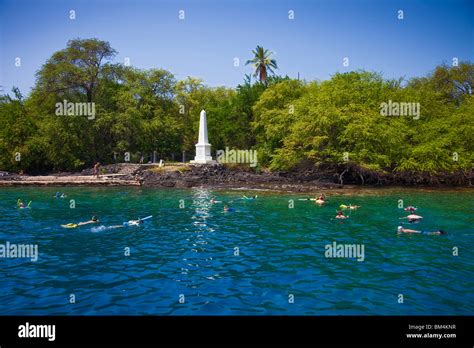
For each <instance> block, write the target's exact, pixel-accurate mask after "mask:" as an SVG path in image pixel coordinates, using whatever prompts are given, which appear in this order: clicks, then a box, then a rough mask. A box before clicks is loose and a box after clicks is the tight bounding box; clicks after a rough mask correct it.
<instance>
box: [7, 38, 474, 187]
mask: <svg viewBox="0 0 474 348" xmlns="http://www.w3.org/2000/svg"><path fill="white" fill-rule="evenodd" d="M263 53H265V52H264V51H263ZM115 54H116V52H115V51H114V50H113V49H112V48H111V47H110V45H109V44H108V43H107V42H104V41H99V40H96V39H91V40H79V39H76V40H71V41H70V42H69V43H68V45H67V48H66V49H64V50H61V51H59V52H56V53H54V54H53V56H52V57H51V58H50V59H49V60H48V61H47V62H46V63H45V64H44V65H43V67H42V68H41V69H40V70H39V71H38V73H37V82H36V85H35V86H34V88H33V90H32V92H31V93H30V95H29V96H28V97H26V98H25V97H24V96H22V95H21V93H20V91H19V90H18V89H16V88H14V89H13V91H12V93H11V95H3V96H0V122H1V124H2V127H1V129H0V169H2V170H10V171H19V170H24V171H27V172H32V173H34V172H45V171H51V170H53V171H59V170H78V169H81V168H83V167H85V166H90V165H91V164H92V163H93V162H94V161H101V162H103V163H111V162H114V161H123V156H124V154H125V153H126V152H128V153H130V154H131V156H132V158H131V160H132V161H138V160H139V158H140V157H141V156H142V155H143V156H144V157H145V161H148V160H149V159H150V155H151V154H152V153H153V152H154V151H155V152H156V153H157V156H158V158H166V159H171V157H172V156H173V155H176V156H177V157H176V158H175V159H176V160H180V159H181V153H182V152H183V151H186V152H187V153H188V154H189V155H191V154H193V153H194V145H195V142H196V138H197V132H198V125H199V113H200V111H201V109H205V110H206V111H207V113H208V128H209V134H210V139H209V140H210V142H211V144H212V145H213V149H214V150H217V149H223V148H225V147H226V146H228V147H231V148H239V149H251V148H252V149H257V150H258V154H259V165H260V166H261V167H267V168H270V169H272V170H291V169H294V168H297V167H298V166H299V165H301V164H302V163H305V164H308V163H309V164H310V165H311V166H320V165H333V166H338V168H340V167H341V166H342V168H344V167H348V166H352V167H353V168H357V170H358V171H359V172H358V173H359V175H360V176H361V178H362V181H363V178H364V175H365V173H367V172H371V173H380V174H384V173H392V174H393V173H396V174H400V175H402V174H403V175H428V176H436V175H439V174H440V173H456V172H460V171H461V172H466V171H469V170H471V168H472V163H473V138H472V137H473V134H474V96H473V85H474V65H473V64H471V63H468V62H462V63H460V64H459V66H455V67H449V66H445V65H442V66H438V67H436V68H435V69H434V71H433V73H431V74H430V75H428V76H425V77H420V78H413V79H411V80H409V81H403V80H402V79H400V80H386V79H383V77H382V76H381V75H380V74H376V73H371V72H366V71H356V72H348V73H338V74H335V75H334V76H332V78H331V79H330V80H327V81H322V82H316V81H315V82H305V81H299V80H295V79H290V78H288V77H278V76H267V75H265V79H264V80H261V81H260V80H257V81H255V82H252V80H251V77H250V76H245V78H244V80H243V82H242V83H241V84H240V85H238V86H237V87H236V88H235V89H231V88H225V87H217V88H211V87H208V86H206V85H205V84H204V83H203V81H202V80H200V79H197V78H192V77H188V78H186V79H184V80H180V81H178V80H176V78H175V77H174V76H173V74H172V73H171V72H169V71H166V70H162V69H149V70H139V69H135V68H133V67H129V66H124V65H121V64H114V63H113V62H112V60H113V58H114V55H115ZM264 56H265V55H264ZM267 56H268V52H267ZM267 58H268V57H267ZM275 66H276V63H275ZM259 76H260V77H261V74H260V75H259ZM64 101H67V102H72V103H94V107H95V112H94V115H93V116H90V115H89V116H90V117H87V115H86V116H84V115H77V114H76V113H75V114H74V115H71V114H68V113H66V114H64V112H63V113H62V114H61V113H59V114H58V103H63V102H64ZM401 104H403V106H400V105H401ZM384 105H385V106H384ZM387 105H388V106H387ZM394 105H396V106H395V107H397V109H391V110H390V112H389V114H388V115H387V113H386V112H385V113H384V112H383V108H384V107H388V108H393V107H394ZM407 105H408V106H409V108H408V106H407ZM404 107H405V109H404V111H407V110H408V113H406V114H405V113H403V112H400V110H401V109H403V108H404ZM418 107H419V109H418ZM407 108H408V109H407ZM417 111H418V112H417ZM400 114H401V115H400ZM18 155H19V156H18Z"/></svg>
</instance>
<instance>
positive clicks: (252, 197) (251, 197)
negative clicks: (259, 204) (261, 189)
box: [242, 195, 258, 200]
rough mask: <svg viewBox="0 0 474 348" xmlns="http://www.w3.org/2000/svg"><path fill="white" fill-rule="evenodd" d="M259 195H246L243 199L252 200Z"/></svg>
mask: <svg viewBox="0 0 474 348" xmlns="http://www.w3.org/2000/svg"><path fill="white" fill-rule="evenodd" d="M257 197H258V196H257V195H255V196H250V197H247V196H245V195H243V196H242V198H243V199H250V200H251V199H257Z"/></svg>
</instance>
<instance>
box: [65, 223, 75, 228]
mask: <svg viewBox="0 0 474 348" xmlns="http://www.w3.org/2000/svg"><path fill="white" fill-rule="evenodd" d="M77 226H78V224H73V223H69V224H66V225H61V227H63V228H76V227H77Z"/></svg>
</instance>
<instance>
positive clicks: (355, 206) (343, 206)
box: [339, 204, 360, 210]
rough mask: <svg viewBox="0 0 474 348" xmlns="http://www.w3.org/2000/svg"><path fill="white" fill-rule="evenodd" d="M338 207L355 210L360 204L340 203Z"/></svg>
mask: <svg viewBox="0 0 474 348" xmlns="http://www.w3.org/2000/svg"><path fill="white" fill-rule="evenodd" d="M339 208H341V209H350V210H356V209H357V208H360V205H352V204H349V205H345V204H341V205H340V206H339Z"/></svg>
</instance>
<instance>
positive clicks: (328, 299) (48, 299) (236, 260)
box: [0, 187, 474, 315]
mask: <svg viewBox="0 0 474 348" xmlns="http://www.w3.org/2000/svg"><path fill="white" fill-rule="evenodd" d="M57 190H58V189H56V188H2V189H0V244H4V245H5V244H6V243H7V242H9V243H10V244H36V245H37V246H38V251H39V255H38V260H37V261H36V262H34V261H31V259H28V258H6V257H3V258H2V257H0V314H2V315H143V314H149V315H430V314H432V315H474V291H473V289H474V252H473V248H474V230H473V226H474V218H473V210H474V209H473V208H474V194H473V191H472V190H471V191H468V190H464V191H454V192H453V191H451V192H450V191H439V190H419V189H411V190H403V189H391V190H387V189H380V190H374V191H360V192H353V193H347V194H335V193H334V194H331V193H329V194H328V196H329V201H328V203H327V204H326V205H324V206H322V207H320V206H318V205H316V204H314V203H313V202H311V201H303V200H299V199H300V198H304V197H306V196H305V195H301V194H279V193H268V192H255V191H253V192H249V191H237V190H234V191H221V190H206V189H189V190H178V189H149V188H142V189H141V188H80V187H76V188H71V187H67V188H61V189H60V190H61V191H62V192H65V193H66V194H67V198H64V199H57V198H54V197H53V195H54V193H55V192H56V191H57ZM256 193H257V194H258V195H259V197H258V199H256V200H254V201H247V200H242V199H240V198H241V196H242V195H243V194H247V195H251V194H256ZM213 197H214V198H216V199H218V200H220V201H223V202H226V203H228V204H229V205H230V206H231V207H232V208H233V209H234V210H233V211H232V212H224V211H223V203H217V204H211V203H210V202H209V201H210V199H211V198H213ZM17 198H21V199H22V200H23V201H26V202H28V201H30V200H31V201H32V203H31V209H17V208H16V200H17ZM399 199H402V200H403V203H404V204H405V206H407V205H415V206H417V207H419V209H418V211H417V213H419V214H420V215H422V216H423V217H424V219H423V221H422V222H420V223H418V224H410V225H409V224H408V223H405V225H406V226H407V227H410V228H414V229H420V230H436V229H443V230H445V231H447V232H448V233H447V234H446V235H434V236H433V235H406V234H403V235H398V234H397V233H396V228H397V226H398V225H399V224H400V222H401V221H403V220H401V219H400V218H401V217H403V216H406V215H407V214H406V212H404V211H403V209H399V208H398V200H399ZM71 200H74V203H75V208H71ZM290 200H293V203H294V206H293V207H292V208H291V206H292V204H291V202H290ZM341 203H345V204H348V203H352V204H358V205H360V206H361V207H360V208H359V209H358V210H356V211H352V212H351V213H350V218H349V219H347V220H344V221H338V220H336V219H334V216H335V214H336V210H337V207H338V206H339V205H340V204H341ZM92 215H95V216H97V217H98V218H99V220H100V221H99V223H97V224H94V225H86V226H81V227H78V228H76V229H65V228H62V227H61V226H60V225H61V224H66V223H70V222H73V223H77V222H79V221H86V220H88V219H89V218H90V217H91V216H92ZM148 215H153V218H152V219H150V220H148V221H147V222H145V223H144V224H143V225H142V226H140V227H126V228H125V227H123V228H121V227H119V228H114V229H109V228H108V227H109V226H114V225H115V226H118V225H121V224H122V223H123V222H124V221H128V220H130V219H135V218H139V217H144V216H148ZM408 225H409V226H408ZM102 226H103V227H102ZM334 242H335V243H336V245H339V244H341V245H342V244H348V245H350V244H358V245H360V246H361V247H362V246H363V247H364V249H363V250H364V255H363V256H364V257H363V261H358V259H357V257H356V258H354V257H352V258H350V257H345V258H342V257H340V258H330V257H326V248H327V246H328V245H333V243H334ZM128 250H129V255H128V253H127V251H128ZM359 250H362V249H359ZM455 251H457V253H458V255H457V256H455V255H453V253H454V254H455ZM346 256H347V255H346ZM359 259H361V258H360V257H359ZM72 295H73V296H72ZM400 295H402V296H403V303H400V302H402V301H401V299H402V297H401V296H400ZM72 299H74V301H72ZM71 302H74V303H71Z"/></svg>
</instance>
